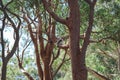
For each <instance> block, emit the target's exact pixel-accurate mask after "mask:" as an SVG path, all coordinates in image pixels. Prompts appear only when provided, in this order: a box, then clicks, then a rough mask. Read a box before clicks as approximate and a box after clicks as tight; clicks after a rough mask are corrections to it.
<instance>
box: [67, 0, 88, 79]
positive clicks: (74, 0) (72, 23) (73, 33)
mask: <svg viewBox="0 0 120 80" xmlns="http://www.w3.org/2000/svg"><path fill="white" fill-rule="evenodd" d="M68 4H69V7H70V17H69V18H68V28H69V34H70V54H71V64H72V77H73V80H87V70H86V67H85V53H81V52H80V48H79V40H80V39H79V35H80V10H79V5H78V0H68Z"/></svg>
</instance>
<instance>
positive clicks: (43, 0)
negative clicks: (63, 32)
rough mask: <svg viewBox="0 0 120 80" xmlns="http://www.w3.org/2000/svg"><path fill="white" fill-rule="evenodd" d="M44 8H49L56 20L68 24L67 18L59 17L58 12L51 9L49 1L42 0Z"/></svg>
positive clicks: (48, 10)
mask: <svg viewBox="0 0 120 80" xmlns="http://www.w3.org/2000/svg"><path fill="white" fill-rule="evenodd" d="M42 2H43V5H44V8H45V9H46V10H47V12H48V13H49V14H50V15H51V16H52V18H53V19H55V20H56V21H58V22H60V23H62V24H65V25H66V20H65V19H62V18H60V17H58V15H57V14H55V13H54V12H53V11H52V10H51V9H50V3H48V2H47V1H46V0H42Z"/></svg>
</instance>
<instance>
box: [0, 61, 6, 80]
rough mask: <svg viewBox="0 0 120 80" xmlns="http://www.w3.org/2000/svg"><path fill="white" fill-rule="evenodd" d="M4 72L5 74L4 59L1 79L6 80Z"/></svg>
mask: <svg viewBox="0 0 120 80" xmlns="http://www.w3.org/2000/svg"><path fill="white" fill-rule="evenodd" d="M6 74H7V63H6V62H5V61H3V63H2V76H1V80H6Z"/></svg>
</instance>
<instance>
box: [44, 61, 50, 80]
mask: <svg viewBox="0 0 120 80" xmlns="http://www.w3.org/2000/svg"><path fill="white" fill-rule="evenodd" d="M44 80H52V79H51V77H50V68H49V62H48V61H47V59H46V60H45V61H44Z"/></svg>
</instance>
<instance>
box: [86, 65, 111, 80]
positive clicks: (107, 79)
mask: <svg viewBox="0 0 120 80" xmlns="http://www.w3.org/2000/svg"><path fill="white" fill-rule="evenodd" d="M87 70H88V71H89V72H90V73H92V74H93V75H94V76H95V77H97V78H99V79H100V80H110V79H109V78H107V77H105V76H103V75H102V74H100V73H98V72H96V71H94V70H92V69H90V68H89V67H88V68H87Z"/></svg>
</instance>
